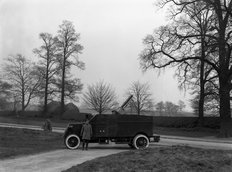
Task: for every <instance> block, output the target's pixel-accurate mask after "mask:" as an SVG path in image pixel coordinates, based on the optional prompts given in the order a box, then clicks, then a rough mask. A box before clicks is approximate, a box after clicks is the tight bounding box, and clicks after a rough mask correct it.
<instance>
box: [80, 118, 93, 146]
mask: <svg viewBox="0 0 232 172" xmlns="http://www.w3.org/2000/svg"><path fill="white" fill-rule="evenodd" d="M92 134H93V133H92V126H91V125H90V124H89V120H86V122H85V123H84V124H83V126H82V129H81V136H82V141H83V144H82V150H84V149H85V150H88V145H89V141H90V139H91V137H92Z"/></svg>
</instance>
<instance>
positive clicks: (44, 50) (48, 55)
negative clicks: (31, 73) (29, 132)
mask: <svg viewBox="0 0 232 172" xmlns="http://www.w3.org/2000/svg"><path fill="white" fill-rule="evenodd" d="M39 38H40V39H42V41H43V44H42V45H41V46H40V47H39V48H37V49H34V50H33V52H34V53H35V54H36V55H37V56H38V57H39V58H40V59H41V60H40V61H39V69H40V70H39V71H40V72H41V74H42V76H43V80H42V83H41V87H42V90H43V91H42V92H43V93H42V94H43V97H44V106H43V111H44V112H45V113H46V112H47V104H48V100H49V96H51V95H52V94H53V93H54V89H52V88H51V84H52V83H53V82H54V76H55V74H57V70H58V67H57V57H56V53H57V47H56V44H57V41H58V40H57V38H54V37H53V36H52V35H51V34H49V33H41V34H40V35H39Z"/></svg>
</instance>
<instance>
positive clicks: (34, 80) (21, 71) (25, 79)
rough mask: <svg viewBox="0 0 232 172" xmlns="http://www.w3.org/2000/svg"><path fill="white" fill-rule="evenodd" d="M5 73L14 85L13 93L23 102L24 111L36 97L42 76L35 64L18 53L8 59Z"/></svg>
mask: <svg viewBox="0 0 232 172" xmlns="http://www.w3.org/2000/svg"><path fill="white" fill-rule="evenodd" d="M3 73H4V75H5V76H6V77H5V80H6V82H8V83H9V84H10V85H12V90H11V91H12V93H13V96H14V97H17V98H18V99H19V101H20V103H21V110H22V111H24V110H25V109H26V107H27V106H28V105H29V103H30V101H31V100H32V99H33V98H35V97H36V94H35V93H36V92H37V89H38V87H39V86H40V83H41V77H40V75H39V74H38V71H37V70H36V68H35V65H34V64H33V63H32V62H31V61H30V60H28V59H26V58H25V57H24V56H22V55H20V54H17V55H16V56H10V57H8V58H7V59H6V62H5V64H4V68H3Z"/></svg>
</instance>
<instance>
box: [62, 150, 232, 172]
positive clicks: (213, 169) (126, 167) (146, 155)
mask: <svg viewBox="0 0 232 172" xmlns="http://www.w3.org/2000/svg"><path fill="white" fill-rule="evenodd" d="M82 171H88V172H93V171H94V172H97V171H99V172H108V171H111V172H114V171H115V172H117V171H124V172H132V171H133V172H137V171H138V172H145V171H147V172H153V171H162V172H178V171H182V172H187V171H191V172H195V171H204V172H218V171H220V172H229V171H232V151H227V152H226V151H218V150H205V149H197V148H191V147H181V146H175V147H169V148H167V147H160V148H153V149H152V148H151V149H146V150H133V151H128V152H123V153H119V154H116V155H110V156H107V157H102V158H98V159H95V160H91V161H87V162H85V163H82V164H80V165H77V166H74V167H72V168H70V169H68V170H66V171H65V172H82Z"/></svg>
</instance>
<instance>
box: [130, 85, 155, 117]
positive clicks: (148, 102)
mask: <svg viewBox="0 0 232 172" xmlns="http://www.w3.org/2000/svg"><path fill="white" fill-rule="evenodd" d="M126 94H127V95H133V98H132V101H133V102H134V103H133V104H134V107H135V109H136V112H137V114H138V115H140V114H141V112H142V111H145V110H152V109H153V107H154V103H153V100H152V94H151V91H150V86H149V84H148V83H140V82H139V81H136V82H134V83H132V85H131V86H130V88H128V91H127V93H126Z"/></svg>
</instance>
